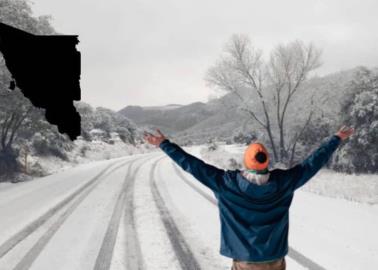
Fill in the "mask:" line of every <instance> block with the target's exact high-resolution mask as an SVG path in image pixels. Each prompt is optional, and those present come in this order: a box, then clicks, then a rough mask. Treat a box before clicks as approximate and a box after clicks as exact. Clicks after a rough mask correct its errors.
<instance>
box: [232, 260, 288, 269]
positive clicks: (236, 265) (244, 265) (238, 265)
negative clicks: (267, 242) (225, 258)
mask: <svg viewBox="0 0 378 270" xmlns="http://www.w3.org/2000/svg"><path fill="white" fill-rule="evenodd" d="M285 269H286V261H285V258H282V259H279V260H277V261H274V262H266V263H251V262H243V261H238V260H235V259H234V260H233V261H232V268H231V270H285Z"/></svg>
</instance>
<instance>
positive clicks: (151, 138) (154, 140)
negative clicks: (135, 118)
mask: <svg viewBox="0 0 378 270" xmlns="http://www.w3.org/2000/svg"><path fill="white" fill-rule="evenodd" d="M156 131H157V133H158V135H154V134H151V133H149V132H147V131H144V135H143V138H144V139H145V140H146V141H147V142H148V143H150V144H153V145H156V146H159V144H160V143H161V142H162V141H164V140H165V139H167V138H166V137H165V136H164V134H163V133H161V131H160V129H158V128H157V129H156Z"/></svg>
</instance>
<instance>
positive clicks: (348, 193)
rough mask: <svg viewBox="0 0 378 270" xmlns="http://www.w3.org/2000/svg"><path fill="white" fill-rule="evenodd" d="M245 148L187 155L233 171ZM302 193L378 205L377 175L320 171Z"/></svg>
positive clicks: (220, 147) (224, 147)
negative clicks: (233, 164)
mask: <svg viewBox="0 0 378 270" xmlns="http://www.w3.org/2000/svg"><path fill="white" fill-rule="evenodd" d="M245 147H246V146H244V145H240V144H237V145H225V144H218V148H217V149H216V150H214V151H209V150H208V149H207V148H208V147H207V146H206V145H205V146H203V145H202V146H194V147H190V148H187V149H188V151H190V152H192V153H193V154H194V155H196V156H198V157H200V158H201V159H203V160H204V161H206V162H208V163H210V164H214V165H215V166H218V167H219V168H224V169H234V167H232V164H230V159H235V160H236V162H237V163H239V164H240V165H241V164H243V163H242V158H243V153H244V150H245ZM301 190H303V191H308V192H311V193H316V194H319V195H322V196H326V197H331V198H340V199H345V200H348V201H355V202H360V203H366V204H378V174H359V175H357V174H351V175H349V174H346V173H338V172H335V171H332V170H329V169H322V170H320V171H319V172H318V173H317V174H316V175H315V176H314V177H313V178H312V179H311V180H310V181H309V182H308V183H307V184H306V185H304V186H303V187H302V188H301Z"/></svg>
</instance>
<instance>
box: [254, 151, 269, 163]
mask: <svg viewBox="0 0 378 270" xmlns="http://www.w3.org/2000/svg"><path fill="white" fill-rule="evenodd" d="M255 158H256V160H257V161H258V162H260V163H264V162H265V161H266V159H267V156H266V154H265V153H264V152H258V153H257V154H256V156H255Z"/></svg>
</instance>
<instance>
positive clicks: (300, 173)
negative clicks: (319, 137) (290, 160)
mask: <svg viewBox="0 0 378 270" xmlns="http://www.w3.org/2000/svg"><path fill="white" fill-rule="evenodd" d="M340 142H341V138H340V137H339V136H337V135H333V136H332V137H331V138H330V139H328V140H327V141H326V142H324V143H323V144H322V145H321V146H320V147H319V148H318V149H317V150H315V151H314V152H312V153H311V155H310V156H308V157H307V158H306V159H305V160H304V161H303V162H302V163H299V164H297V165H296V166H294V167H293V168H291V169H289V170H288V173H289V175H290V176H291V179H292V181H293V182H292V184H293V189H294V190H295V189H298V188H300V187H301V186H303V185H304V184H305V183H307V181H308V180H310V179H311V177H313V176H314V175H315V174H316V173H317V172H318V171H319V170H320V169H321V168H322V167H323V166H324V165H325V164H326V163H327V162H328V160H329V159H330V157H331V156H332V153H333V152H334V151H335V150H336V149H337V147H338V146H339V145H340Z"/></svg>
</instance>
